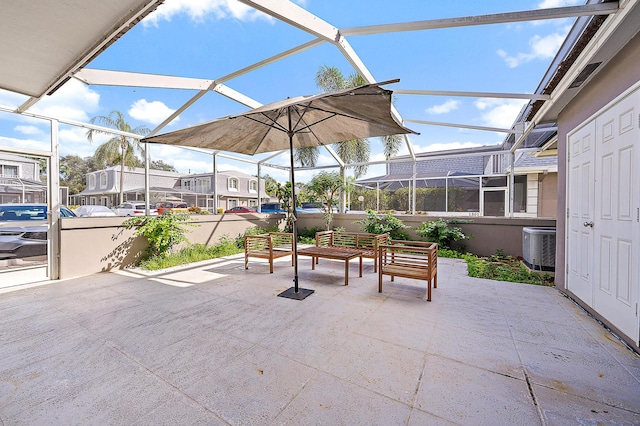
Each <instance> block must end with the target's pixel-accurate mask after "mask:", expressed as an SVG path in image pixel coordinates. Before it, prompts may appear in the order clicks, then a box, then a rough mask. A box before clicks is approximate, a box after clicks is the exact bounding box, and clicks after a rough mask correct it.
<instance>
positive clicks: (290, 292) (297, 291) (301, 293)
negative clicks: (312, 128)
mask: <svg viewBox="0 0 640 426" xmlns="http://www.w3.org/2000/svg"><path fill="white" fill-rule="evenodd" d="M287 115H288V119H289V131H288V132H287V133H288V134H289V155H290V159H291V204H292V209H291V210H292V211H291V217H292V220H291V228H292V230H293V287H291V288H288V289H287V290H285V291H283V292H282V293H280V294H278V296H279V297H286V298H287V299H295V300H304V299H306V298H307V296H309V295H311V294H312V293H313V292H314V291H315V290H309V289H306V288H298V218H297V217H296V206H297V200H296V180H295V172H294V169H293V166H294V165H295V162H294V159H293V135H294V133H295V132H294V131H293V129H292V124H291V107H289V108H287Z"/></svg>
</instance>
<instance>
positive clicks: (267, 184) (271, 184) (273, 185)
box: [262, 175, 282, 202]
mask: <svg viewBox="0 0 640 426" xmlns="http://www.w3.org/2000/svg"><path fill="white" fill-rule="evenodd" d="M262 179H263V180H264V191H265V192H266V193H267V194H269V195H270V196H272V197H277V192H278V185H280V184H279V183H278V181H277V180H275V179H274V178H272V177H271V176H269V175H263V176H262ZM278 200H279V201H280V202H282V200H280V199H278Z"/></svg>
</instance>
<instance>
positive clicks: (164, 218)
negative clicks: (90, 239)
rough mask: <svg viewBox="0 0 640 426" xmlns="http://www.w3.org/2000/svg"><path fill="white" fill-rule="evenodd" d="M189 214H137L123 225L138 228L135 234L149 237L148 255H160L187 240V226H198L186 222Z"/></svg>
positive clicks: (128, 227)
mask: <svg viewBox="0 0 640 426" xmlns="http://www.w3.org/2000/svg"><path fill="white" fill-rule="evenodd" d="M188 220H190V219H189V215H187V214H163V215H160V216H136V217H132V218H129V219H127V220H125V221H124V222H122V226H123V227H125V228H127V229H131V228H136V230H135V232H134V234H135V235H139V236H143V237H145V238H146V239H147V242H148V243H149V247H148V248H147V252H146V257H153V256H159V255H161V254H164V253H166V252H168V251H169V250H171V249H173V248H174V247H175V246H176V245H178V244H180V243H181V242H184V241H186V240H187V237H186V236H185V234H186V232H187V230H186V228H185V226H197V225H194V224H192V223H186V221H188Z"/></svg>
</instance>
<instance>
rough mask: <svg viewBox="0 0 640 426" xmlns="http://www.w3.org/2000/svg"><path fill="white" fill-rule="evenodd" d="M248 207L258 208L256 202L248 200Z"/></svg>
mask: <svg viewBox="0 0 640 426" xmlns="http://www.w3.org/2000/svg"><path fill="white" fill-rule="evenodd" d="M249 207H251V208H256V207H258V200H249Z"/></svg>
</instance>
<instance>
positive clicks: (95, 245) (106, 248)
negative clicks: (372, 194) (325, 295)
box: [60, 213, 556, 278]
mask: <svg viewBox="0 0 640 426" xmlns="http://www.w3.org/2000/svg"><path fill="white" fill-rule="evenodd" d="M365 217H366V215H365V214H352V213H349V214H337V215H334V219H333V223H332V227H343V228H345V229H346V230H347V231H361V230H362V225H359V224H356V223H354V222H355V221H358V220H362V219H364V218H365ZM397 217H398V218H399V219H401V220H402V221H403V222H404V224H405V225H407V226H409V227H411V228H415V227H418V226H420V225H421V224H422V222H425V221H429V220H436V219H438V217H437V216H431V215H429V216H426V215H416V216H411V215H397ZM283 218H284V216H283V215H281V214H274V215H268V214H235V215H193V216H191V219H192V222H193V223H194V224H195V225H196V226H194V227H189V228H188V230H189V232H188V235H187V237H188V239H189V243H201V244H207V245H213V244H215V243H217V242H218V241H219V239H220V237H222V236H225V235H226V236H228V237H231V238H235V237H237V236H238V235H242V234H243V233H244V231H245V229H247V228H249V227H252V226H259V227H261V228H267V227H270V226H279V227H280V228H282V226H283V225H284V221H283ZM449 219H450V218H449ZM461 219H465V220H468V221H470V222H469V223H465V224H460V225H456V226H460V227H461V228H462V229H463V231H464V232H465V234H467V235H473V238H471V239H470V240H468V241H467V242H466V248H467V250H468V251H470V252H472V253H475V254H478V255H481V256H488V255H491V254H494V253H495V252H496V250H498V249H500V250H503V251H504V253H505V254H508V255H512V256H521V255H522V228H524V227H547V226H555V225H556V221H555V220H554V219H524V218H515V219H508V218H486V217H482V218H469V217H465V218H461ZM123 220H124V218H121V217H98V218H73V219H69V218H65V219H61V220H60V233H61V234H60V278H72V277H79V276H84V275H90V274H94V273H97V272H104V271H110V270H113V269H123V268H126V267H128V266H131V265H133V264H135V263H136V261H137V260H138V258H139V257H140V256H141V255H142V254H143V253H144V250H145V248H146V241H145V239H144V238H139V237H135V236H134V235H133V230H130V229H125V228H123V227H122V226H121V224H122V222H123ZM324 226H325V225H324V220H323V214H315V213H305V214H300V215H298V227H299V229H311V228H313V227H320V228H324ZM407 231H408V233H409V235H410V236H411V237H412V238H414V239H416V240H425V239H424V238H421V237H419V236H418V235H417V234H416V233H415V231H413V230H412V229H408V230H407Z"/></svg>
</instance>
